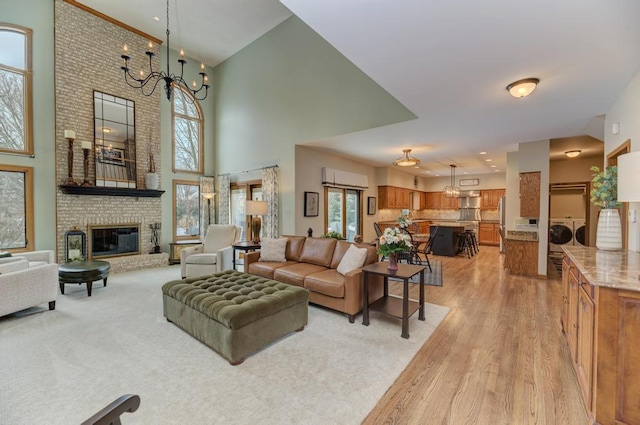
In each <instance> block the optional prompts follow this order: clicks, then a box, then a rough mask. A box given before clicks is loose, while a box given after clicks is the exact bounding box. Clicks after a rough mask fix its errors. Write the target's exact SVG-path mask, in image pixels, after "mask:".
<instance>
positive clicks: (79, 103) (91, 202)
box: [54, 0, 168, 272]
mask: <svg viewBox="0 0 640 425" xmlns="http://www.w3.org/2000/svg"><path fill="white" fill-rule="evenodd" d="M63 11H64V13H63ZM54 35H55V50H56V55H55V69H56V72H55V86H56V99H55V109H56V135H55V143H56V184H57V185H60V184H62V183H63V182H64V180H65V179H66V178H67V173H68V171H67V164H68V151H67V148H68V142H67V140H66V139H65V138H64V130H65V129H69V130H74V131H75V132H76V140H75V143H74V149H73V153H74V155H73V176H74V178H75V180H76V181H82V180H83V177H84V176H83V174H84V163H83V151H82V149H81V147H80V146H81V141H83V140H87V141H91V142H92V143H93V142H94V110H93V104H94V100H93V96H94V93H93V92H94V90H98V91H101V92H104V93H109V94H112V95H114V96H119V97H122V98H124V99H128V100H132V101H133V102H135V134H136V152H135V158H136V171H137V173H136V174H137V176H136V186H137V188H139V189H144V188H145V183H144V177H145V173H146V172H147V171H148V170H149V154H150V153H153V154H154V156H155V157H156V158H160V146H161V144H160V134H159V131H158V128H159V127H160V100H161V98H160V93H161V91H157V92H156V93H155V94H154V95H153V96H151V97H146V96H143V95H142V94H141V93H139V91H136V90H133V89H131V88H130V87H129V86H127V85H126V84H125V83H124V82H123V80H122V73H121V70H120V66H121V63H120V62H121V60H120V55H121V54H122V46H123V45H124V44H125V43H126V44H127V45H128V46H129V49H130V54H131V55H132V57H144V56H145V55H144V50H145V48H146V44H147V42H148V40H146V38H144V37H142V36H140V35H137V34H134V33H132V32H129V31H128V30H125V29H123V28H121V27H119V26H116V25H113V24H112V23H110V22H107V21H105V20H103V19H101V18H98V17H96V16H94V15H92V14H89V13H87V12H85V11H83V10H82V9H80V8H78V7H75V6H72V5H70V4H69V3H66V2H64V1H63V0H55V34H54ZM153 60H154V61H156V63H155V64H154V68H158V66H159V57H158V56H156V57H155V58H154V59H153ZM155 166H156V172H157V173H158V174H159V175H162V174H161V162H160V161H159V160H157V161H156V164H155ZM89 180H90V181H93V182H95V166H94V152H93V151H91V152H90V160H89ZM161 188H162V187H161ZM56 218H57V220H56V222H57V225H56V235H57V253H58V258H57V260H58V262H64V252H65V246H64V245H65V238H64V234H65V232H67V231H69V230H73V229H74V228H75V229H78V230H82V231H84V232H85V233H86V234H87V236H88V237H89V235H90V230H91V229H92V228H99V227H105V226H115V227H127V226H128V225H131V223H135V224H136V225H137V226H138V227H139V235H138V237H139V245H138V251H139V253H138V254H134V255H127V256H119V257H109V258H108V259H107V260H108V261H109V263H111V270H112V272H121V271H127V270H135V269H141V268H148V267H155V266H160V265H165V264H168V254H164V253H161V254H148V253H149V252H151V251H153V244H152V243H151V229H150V225H151V224H154V223H160V222H161V221H162V204H161V198H159V197H137V196H111V195H104V194H101V195H86V194H81V195H79V194H67V193H64V192H62V190H60V189H58V190H57V194H56Z"/></svg>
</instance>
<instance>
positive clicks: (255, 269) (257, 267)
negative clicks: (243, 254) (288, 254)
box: [247, 261, 298, 279]
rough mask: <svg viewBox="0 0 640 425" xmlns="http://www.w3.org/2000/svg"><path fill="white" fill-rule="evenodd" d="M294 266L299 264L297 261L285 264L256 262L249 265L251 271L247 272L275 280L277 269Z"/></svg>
mask: <svg viewBox="0 0 640 425" xmlns="http://www.w3.org/2000/svg"><path fill="white" fill-rule="evenodd" d="M294 264H298V263H296V262H295V261H285V262H284V263H282V262H278V261H262V262H260V261H255V262H253V263H251V264H249V270H247V273H250V274H255V275H258V276H262V277H266V278H269V279H273V272H274V271H275V270H276V269H279V268H280V267H285V266H292V265H294Z"/></svg>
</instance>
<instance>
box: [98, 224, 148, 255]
mask: <svg viewBox="0 0 640 425" xmlns="http://www.w3.org/2000/svg"><path fill="white" fill-rule="evenodd" d="M139 228H140V226H137V225H128V226H122V227H119V226H118V227H115V226H93V227H91V228H90V232H89V233H90V236H91V240H90V242H89V248H90V253H91V258H102V257H116V256H121V255H134V254H140V231H139Z"/></svg>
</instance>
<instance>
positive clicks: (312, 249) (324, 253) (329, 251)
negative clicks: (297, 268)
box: [300, 238, 337, 267]
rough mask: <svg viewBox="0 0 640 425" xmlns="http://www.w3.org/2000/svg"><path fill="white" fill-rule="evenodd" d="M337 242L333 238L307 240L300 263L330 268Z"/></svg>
mask: <svg viewBox="0 0 640 425" xmlns="http://www.w3.org/2000/svg"><path fill="white" fill-rule="evenodd" d="M336 242H337V241H336V240H335V239H332V238H307V240H306V241H305V242H304V246H303V247H302V253H301V254H300V262H302V263H309V264H315V265H317V266H323V267H330V266H331V260H332V259H333V251H334V250H335V248H336Z"/></svg>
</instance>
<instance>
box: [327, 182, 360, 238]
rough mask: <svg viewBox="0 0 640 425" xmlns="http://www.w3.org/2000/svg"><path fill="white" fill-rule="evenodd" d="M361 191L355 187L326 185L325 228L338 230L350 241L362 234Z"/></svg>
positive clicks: (333, 230) (328, 230)
mask: <svg viewBox="0 0 640 425" xmlns="http://www.w3.org/2000/svg"><path fill="white" fill-rule="evenodd" d="M360 194H361V192H360V191H359V190H354V189H340V188H337V187H325V205H326V213H325V228H326V229H327V232H338V233H340V234H341V235H342V236H343V237H345V238H346V239H347V240H348V241H353V239H354V237H355V235H358V234H362V232H361V229H362V207H361V205H362V203H361V196H360Z"/></svg>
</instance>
